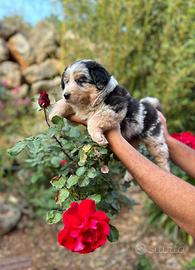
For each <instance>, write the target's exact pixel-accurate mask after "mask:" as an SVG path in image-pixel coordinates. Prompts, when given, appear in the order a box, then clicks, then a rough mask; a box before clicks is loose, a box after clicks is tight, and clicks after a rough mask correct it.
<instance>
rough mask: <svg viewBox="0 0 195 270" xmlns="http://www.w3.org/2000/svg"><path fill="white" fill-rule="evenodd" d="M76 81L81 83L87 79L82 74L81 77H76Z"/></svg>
mask: <svg viewBox="0 0 195 270" xmlns="http://www.w3.org/2000/svg"><path fill="white" fill-rule="evenodd" d="M76 82H77V83H78V84H80V85H82V84H83V83H87V82H88V81H87V78H86V77H85V76H82V77H80V78H78V79H77V80H76Z"/></svg>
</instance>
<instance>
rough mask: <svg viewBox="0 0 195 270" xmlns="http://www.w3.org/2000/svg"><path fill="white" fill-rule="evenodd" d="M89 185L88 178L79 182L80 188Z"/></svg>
mask: <svg viewBox="0 0 195 270" xmlns="http://www.w3.org/2000/svg"><path fill="white" fill-rule="evenodd" d="M89 183H90V179H89V178H88V177H85V178H84V179H83V180H82V181H80V182H79V186H80V187H86V186H88V185H89Z"/></svg>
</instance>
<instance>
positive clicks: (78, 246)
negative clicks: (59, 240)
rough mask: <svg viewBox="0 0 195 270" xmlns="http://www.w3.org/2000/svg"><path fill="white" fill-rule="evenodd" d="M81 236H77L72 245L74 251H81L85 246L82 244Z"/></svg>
mask: <svg viewBox="0 0 195 270" xmlns="http://www.w3.org/2000/svg"><path fill="white" fill-rule="evenodd" d="M81 240H82V238H81V237H78V238H77V240H76V243H75V246H74V251H75V252H78V251H81V250H83V249H84V248H85V245H83V243H82V242H81Z"/></svg>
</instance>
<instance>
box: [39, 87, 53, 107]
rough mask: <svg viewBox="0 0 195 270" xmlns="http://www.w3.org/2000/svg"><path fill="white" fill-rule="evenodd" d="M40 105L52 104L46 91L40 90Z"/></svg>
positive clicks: (47, 105)
mask: <svg viewBox="0 0 195 270" xmlns="http://www.w3.org/2000/svg"><path fill="white" fill-rule="evenodd" d="M38 103H39V106H40V107H41V108H47V107H49V105H50V99H49V96H48V94H47V92H46V91H42V92H40V96H39V99H38Z"/></svg>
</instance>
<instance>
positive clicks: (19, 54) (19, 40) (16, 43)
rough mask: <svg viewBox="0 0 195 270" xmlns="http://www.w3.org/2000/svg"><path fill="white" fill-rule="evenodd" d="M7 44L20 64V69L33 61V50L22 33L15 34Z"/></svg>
mask: <svg viewBox="0 0 195 270" xmlns="http://www.w3.org/2000/svg"><path fill="white" fill-rule="evenodd" d="M7 46H8V48H9V50H10V53H11V55H12V56H13V58H14V59H15V60H16V61H17V62H18V63H19V64H20V65H21V68H22V69H25V68H27V66H29V65H30V64H32V63H33V61H34V55H33V50H32V48H31V46H30V44H29V42H28V40H27V39H26V38H25V36H24V35H22V34H20V33H17V34H15V35H14V36H12V37H11V38H10V39H9V40H8V42H7Z"/></svg>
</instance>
